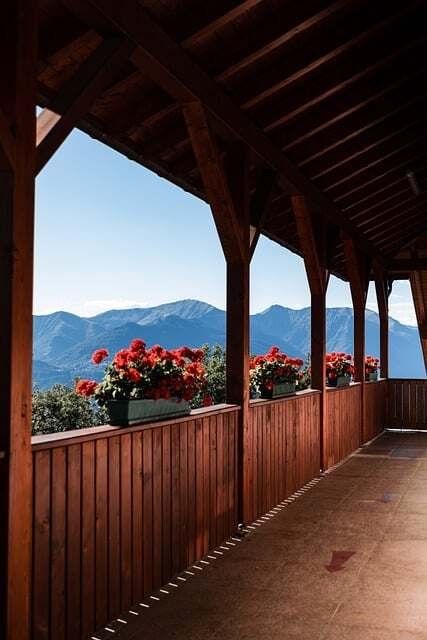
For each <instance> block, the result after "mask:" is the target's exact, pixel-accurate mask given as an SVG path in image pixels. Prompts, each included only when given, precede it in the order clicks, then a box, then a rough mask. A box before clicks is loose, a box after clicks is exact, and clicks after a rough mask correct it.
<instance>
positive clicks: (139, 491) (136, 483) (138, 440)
mask: <svg viewBox="0 0 427 640" xmlns="http://www.w3.org/2000/svg"><path fill="white" fill-rule="evenodd" d="M131 446H132V474H131V475H132V602H139V601H140V600H141V599H142V597H143V595H144V564H143V513H142V511H143V471H142V434H141V433H139V432H136V433H133V434H132V445H131Z"/></svg>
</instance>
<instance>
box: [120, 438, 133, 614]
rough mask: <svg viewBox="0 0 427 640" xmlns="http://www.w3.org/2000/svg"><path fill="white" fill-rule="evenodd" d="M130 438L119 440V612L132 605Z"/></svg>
mask: <svg viewBox="0 0 427 640" xmlns="http://www.w3.org/2000/svg"><path fill="white" fill-rule="evenodd" d="M131 443H132V436H131V434H129V433H127V434H124V435H123V436H121V438H120V546H121V558H120V579H121V610H122V611H124V610H126V609H128V608H129V607H130V605H131V603H132V511H133V505H132V473H131V468H132V450H131Z"/></svg>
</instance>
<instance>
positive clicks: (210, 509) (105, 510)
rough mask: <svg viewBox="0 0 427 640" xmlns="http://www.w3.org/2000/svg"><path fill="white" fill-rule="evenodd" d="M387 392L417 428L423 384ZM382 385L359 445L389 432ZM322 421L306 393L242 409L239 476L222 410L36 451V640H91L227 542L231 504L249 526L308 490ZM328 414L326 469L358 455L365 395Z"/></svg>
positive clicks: (369, 406)
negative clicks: (244, 423)
mask: <svg viewBox="0 0 427 640" xmlns="http://www.w3.org/2000/svg"><path fill="white" fill-rule="evenodd" d="M390 384H391V387H392V389H393V391H392V398H393V400H392V406H393V407H394V412H395V413H394V415H396V412H397V409H398V408H399V407H403V406H405V407H406V406H407V403H406V401H405V402H404V401H403V400H402V398H406V397H407V396H408V393H409V396H408V397H410V398H412V397H414V398H415V400H416V402H415V405H414V403H413V402H412V404H410V407H414V406H415V407H417V411H416V412H415V414H416V419H415V423H417V424H421V421H422V420H425V418H426V410H427V403H426V395H427V382H426V381H423V382H421V381H416V384H415V386H413V387H410V392H408V391H406V389H407V386H408V383H407V382H405V383H404V384H403V382H402V381H399V383H398V381H392V382H391V383H390ZM387 385H388V383H387V382H378V383H370V384H367V385H366V393H365V407H366V410H365V427H364V439H366V440H369V439H371V438H372V437H374V436H375V435H376V434H377V433H378V432H380V431H381V430H382V428H383V426H384V402H385V395H386V390H387ZM405 385H406V386H405ZM409 386H410V385H409ZM413 388H414V389H415V391H413ZM399 394H400V395H399ZM405 394H406V395H405ZM411 394H413V396H412V395H411ZM397 398H400V400H398V399H397ZM321 409H322V395H321V393H320V392H319V391H313V390H308V391H304V392H300V393H298V394H296V395H295V396H291V397H288V398H282V399H278V400H271V401H269V400H267V401H266V400H254V401H251V405H250V409H249V423H248V432H247V433H246V435H245V439H244V443H245V452H244V456H243V463H242V460H239V459H238V424H239V411H240V409H239V408H238V407H235V406H227V405H221V406H217V407H213V408H211V409H209V410H206V409H204V410H198V411H194V412H193V413H192V415H191V416H188V417H185V418H180V419H175V420H171V421H169V422H161V423H156V424H151V425H145V426H137V427H132V428H126V429H119V428H113V427H95V428H92V429H85V430H80V431H74V432H66V433H62V434H52V435H49V436H38V437H35V438H33V462H34V535H33V551H34V553H33V558H34V567H33V599H32V608H33V618H32V623H33V638H37V639H38V638H43V639H46V640H71V639H72V640H79V639H82V638H85V637H87V635H88V634H90V632H92V631H93V630H94V629H96V628H99V627H100V626H102V625H105V624H106V623H107V622H108V621H109V620H111V619H113V618H115V617H117V616H118V615H119V614H120V613H121V612H123V611H125V610H127V609H129V607H130V606H131V605H132V603H134V602H137V601H139V600H140V599H142V598H143V597H144V596H145V595H147V594H149V593H150V592H152V591H153V590H155V589H157V588H159V587H160V586H161V585H163V584H165V583H167V582H168V581H169V580H170V579H171V578H172V577H173V576H174V575H175V574H177V573H179V572H180V571H182V570H184V569H186V568H187V567H188V566H190V565H191V564H193V563H194V561H195V560H197V559H200V558H202V557H203V556H204V555H205V554H206V553H207V552H208V551H209V550H210V549H212V548H214V547H216V546H217V545H218V544H220V543H221V542H223V541H224V540H225V539H226V538H227V537H229V536H231V535H233V533H235V531H236V529H237V525H238V507H239V504H238V500H239V499H240V500H242V505H243V507H244V521H245V522H247V523H249V522H251V521H253V520H255V519H256V518H258V517H259V516H261V515H262V514H264V513H266V512H267V511H269V510H270V509H271V508H272V507H274V506H275V505H276V504H278V503H279V502H281V501H282V500H283V499H285V498H286V497H288V496H289V495H291V494H292V493H294V492H295V491H296V490H297V489H299V488H300V487H302V486H303V485H304V484H306V483H307V482H309V481H310V480H311V479H312V478H314V477H315V476H317V475H318V474H319V471H320V452H321V451H320V450H321ZM325 409H326V411H325V423H324V429H323V431H324V447H325V453H326V456H327V468H330V467H331V466H333V465H335V464H337V463H338V462H339V461H341V460H342V459H343V458H345V457H346V456H347V455H349V454H350V453H352V451H354V450H355V449H357V448H358V447H359V445H360V437H361V434H360V429H361V387H360V385H358V384H354V385H351V386H350V387H348V388H344V389H337V390H333V389H330V390H328V391H327V392H326V398H325ZM399 410H400V409H399ZM417 412H418V413H417ZM401 413H402V411H401V412H400V414H401ZM400 414H399V415H400ZM410 415H412V414H410ZM394 422H396V419H395V420H394ZM406 423H408V424H411V425H413V424H414V421H413V420H412V421H410V420H409V419H408V420H407V421H406V422H405V424H406ZM394 426H397V425H396V424H395V425H394ZM240 463H242V464H243V469H244V484H243V491H244V494H242V495H241V496H240V498H239V497H238V495H237V492H238V486H239V481H238V468H239V464H240Z"/></svg>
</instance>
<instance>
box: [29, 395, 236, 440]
mask: <svg viewBox="0 0 427 640" xmlns="http://www.w3.org/2000/svg"><path fill="white" fill-rule="evenodd" d="M239 410H240V407H239V406H238V405H234V404H216V405H212V406H211V407H203V408H201V409H193V411H192V412H191V413H190V414H189V415H188V416H183V417H180V418H171V419H169V420H161V421H159V422H148V423H146V424H138V425H135V426H133V427H114V426H111V425H101V426H99V427H88V428H87V429H75V430H73V431H61V432H59V433H58V432H56V433H47V434H44V435H40V436H33V437H32V438H31V445H32V449H33V451H39V450H41V449H52V448H54V447H65V446H67V445H71V444H79V443H81V442H83V441H84V442H88V441H90V440H98V439H100V438H112V437H114V436H117V435H123V434H125V433H134V432H135V431H143V430H144V429H156V428H160V427H164V426H165V425H172V424H177V423H182V422H188V421H190V420H195V419H197V418H204V417H206V416H209V415H217V414H221V413H229V412H231V411H239Z"/></svg>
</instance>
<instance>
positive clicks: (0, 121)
mask: <svg viewBox="0 0 427 640" xmlns="http://www.w3.org/2000/svg"><path fill="white" fill-rule="evenodd" d="M0 145H1V147H2V148H3V151H4V153H5V155H6V157H7V159H8V161H9V164H10V168H11V169H14V167H15V137H14V135H13V133H12V130H11V128H10V126H9V123H8V121H7V118H6V116H5V115H4V112H3V110H2V109H1V108H0Z"/></svg>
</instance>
